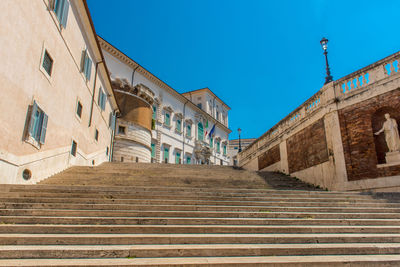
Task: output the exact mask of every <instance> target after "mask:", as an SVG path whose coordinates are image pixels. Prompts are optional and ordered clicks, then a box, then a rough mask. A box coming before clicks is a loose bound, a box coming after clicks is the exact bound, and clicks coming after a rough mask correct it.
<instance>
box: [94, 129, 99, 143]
mask: <svg viewBox="0 0 400 267" xmlns="http://www.w3.org/2000/svg"><path fill="white" fill-rule="evenodd" d="M94 140H96V141H99V130H97V129H96V130H95V131H94Z"/></svg>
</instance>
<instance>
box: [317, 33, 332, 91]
mask: <svg viewBox="0 0 400 267" xmlns="http://www.w3.org/2000/svg"><path fill="white" fill-rule="evenodd" d="M320 43H321V46H322V49H323V50H324V55H325V63H326V77H325V84H327V83H330V82H331V81H333V77H332V76H331V71H330V69H329V63H328V39H326V38H325V37H324V38H322V40H321V41H320Z"/></svg>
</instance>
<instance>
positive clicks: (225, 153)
mask: <svg viewBox="0 0 400 267" xmlns="http://www.w3.org/2000/svg"><path fill="white" fill-rule="evenodd" d="M224 155H226V145H224Z"/></svg>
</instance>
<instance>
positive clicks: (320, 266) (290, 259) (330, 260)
mask: <svg viewBox="0 0 400 267" xmlns="http://www.w3.org/2000/svg"><path fill="white" fill-rule="evenodd" d="M343 265H348V266H352V267H354V266H356V267H365V266H368V267H382V266H399V265H400V255H329V256H326V255H316V256H261V257H179V258H172V257H171V258H133V257H127V258H115V259H75V260H74V261H73V262H72V261H71V260H70V259H16V260H0V266H8V267H9V266H23V267H36V266H58V267H61V266H70V267H71V266H86V267H98V266H118V267H126V266H170V267H178V266H219V267H222V266H223V267H228V266H229V267H232V266H290V267H304V266H311V267H325V266H343Z"/></svg>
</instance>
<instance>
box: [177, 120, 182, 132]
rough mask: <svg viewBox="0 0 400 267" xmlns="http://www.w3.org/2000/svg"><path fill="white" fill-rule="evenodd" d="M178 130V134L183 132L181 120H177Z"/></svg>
mask: <svg viewBox="0 0 400 267" xmlns="http://www.w3.org/2000/svg"><path fill="white" fill-rule="evenodd" d="M176 130H177V131H178V132H181V131H182V121H181V120H179V119H178V120H176Z"/></svg>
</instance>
